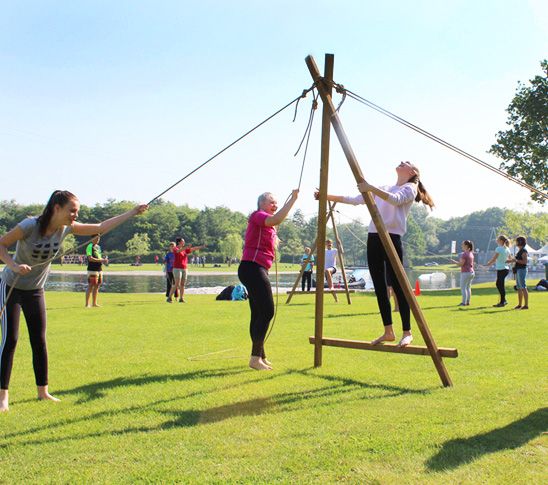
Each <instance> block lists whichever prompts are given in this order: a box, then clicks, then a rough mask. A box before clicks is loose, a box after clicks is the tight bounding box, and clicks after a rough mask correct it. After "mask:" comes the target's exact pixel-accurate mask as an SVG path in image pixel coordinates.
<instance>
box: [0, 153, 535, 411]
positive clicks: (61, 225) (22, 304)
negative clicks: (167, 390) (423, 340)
mask: <svg viewBox="0 0 548 485" xmlns="http://www.w3.org/2000/svg"><path fill="white" fill-rule="evenodd" d="M396 175H397V180H396V183H395V184H394V185H390V186H385V187H375V186H373V185H370V184H369V183H367V182H365V181H364V182H362V183H360V184H358V189H359V191H360V194H359V195H357V196H341V195H330V194H329V195H327V199H328V200H329V201H332V202H340V203H345V204H354V205H356V204H363V203H364V200H363V196H362V195H361V193H365V192H369V193H371V194H372V195H373V196H374V199H375V203H376V205H377V208H378V211H379V213H380V216H381V218H382V220H383V221H384V224H385V225H386V228H387V230H388V232H389V236H390V238H391V240H392V242H393V244H394V247H395V249H396V252H397V255H398V257H399V259H400V261H403V248H402V242H401V238H402V236H403V235H404V234H405V232H406V228H407V216H408V213H409V210H410V208H411V205H412V204H413V202H422V203H424V204H425V205H427V206H429V207H430V208H432V207H433V206H434V202H433V200H432V198H431V196H430V194H429V193H428V192H427V191H426V189H425V187H424V185H423V184H422V181H421V179H420V172H419V169H418V168H417V167H416V166H415V165H413V164H412V163H410V162H401V163H400V164H399V165H398V166H397V167H396ZM298 195H299V190H293V191H292V194H291V196H290V198H289V199H288V200H287V202H286V203H285V204H284V205H283V207H282V208H281V209H279V208H278V202H277V200H276V197H275V196H274V195H273V194H272V193H270V192H265V193H263V194H261V195H260V196H259V199H258V201H257V210H255V211H254V212H253V213H252V214H251V215H250V217H249V220H248V225H247V229H246V233H245V242H244V249H243V255H242V258H241V262H240V265H239V268H238V276H239V278H240V281H241V282H242V283H243V284H244V285H245V287H246V288H247V291H248V295H249V305H250V310H251V318H250V325H249V331H250V336H251V344H252V345H251V357H250V360H249V366H250V367H251V368H253V369H256V370H271V369H272V363H271V362H270V360H269V359H267V356H266V352H265V347H264V344H265V338H266V335H267V331H268V328H269V325H270V322H271V320H272V318H273V316H274V301H273V295H272V288H271V284H270V280H269V278H268V271H269V269H270V268H271V266H272V264H273V261H274V260H275V257H276V247H277V243H278V239H277V231H276V227H277V226H278V225H280V224H281V223H282V222H283V221H284V220H285V218H286V217H287V216H288V214H289V212H290V210H291V208H292V207H293V205H294V204H295V202H296V201H297V198H298ZM315 196H316V197H318V194H317V193H316V194H315ZM147 208H148V206H147V205H144V204H143V205H137V206H135V207H134V208H133V209H131V210H129V211H127V212H125V213H123V214H120V215H119V216H115V217H112V218H110V219H107V220H105V221H103V222H101V223H97V224H82V223H79V222H77V221H76V219H77V217H78V212H79V209H80V202H79V201H78V198H77V197H76V196H75V195H74V194H72V193H70V192H68V191H60V190H56V191H55V192H54V193H53V194H52V195H51V197H50V199H49V200H48V203H47V204H46V207H45V208H44V210H43V212H42V214H41V215H40V216H38V217H29V218H27V219H25V220H23V221H21V222H20V223H19V224H18V225H17V226H16V227H15V228H13V229H12V230H11V231H9V232H8V233H6V234H5V235H3V236H2V237H0V260H2V261H3V262H4V263H5V264H6V266H5V268H4V270H3V272H2V274H1V275H0V308H1V318H0V324H1V331H2V332H1V333H2V339H1V343H0V412H1V411H7V410H8V408H9V399H8V387H9V382H10V377H11V371H12V366H13V357H14V353H15V348H16V345H17V339H18V336H19V318H20V313H21V310H22V311H23V313H24V315H25V319H26V323H27V327H28V330H29V336H30V342H31V347H32V354H33V367H34V374H35V381H36V386H37V394H38V398H39V399H46V400H51V401H58V399H56V398H55V397H53V396H52V395H51V394H50V393H49V391H48V356H47V345H46V307H45V301H44V285H45V282H46V279H47V275H48V272H49V267H50V265H51V261H52V260H53V259H54V258H55V257H57V256H58V255H59V253H60V249H61V245H62V243H63V240H64V239H65V237H66V236H67V235H69V234H74V235H76V236H90V237H92V239H91V240H90V244H89V245H88V248H87V251H86V252H87V256H88V283H89V287H88V290H87V292H86V306H89V305H90V298H91V305H92V306H98V305H97V292H98V289H99V286H100V284H101V281H102V264H104V263H106V258H103V257H102V254H101V249H100V246H99V235H101V234H104V233H106V232H108V231H110V230H112V229H114V228H115V227H117V226H118V225H120V224H122V223H123V222H124V221H126V220H128V219H130V218H132V217H134V216H136V215H138V214H141V213H143V212H144V211H145V210H147ZM497 242H498V247H497V250H496V252H495V255H494V256H493V258H492V259H491V261H489V263H487V264H488V265H489V264H492V263H493V262H494V263H496V268H497V288H498V290H499V293H500V302H499V303H497V304H496V305H495V306H497V307H501V306H505V305H506V304H507V302H506V295H505V290H504V279H505V278H506V276H507V275H508V273H509V266H508V264H509V263H510V262H514V263H515V268H516V279H517V289H518V299H519V300H518V305H517V306H516V309H527V308H528V293H527V288H526V285H525V279H526V276H527V250H526V248H525V246H526V240H525V238H523V237H518V238H517V239H516V245H517V246H518V248H519V251H518V252H517V254H516V255H515V256H511V254H510V251H509V250H508V246H509V241H508V239H507V238H506V237H504V236H500V237H499V239H498V240H497ZM13 245H16V250H15V255H14V256H11V255H10V253H9V252H8V249H9V248H10V247H11V246H13ZM204 247H205V246H191V245H190V246H186V245H185V240H184V239H183V238H177V239H176V240H175V242H171V243H170V244H169V250H168V252H167V254H166V255H165V258H164V263H165V269H166V281H167V291H166V300H167V302H168V303H172V302H173V301H174V298H175V299H177V298H178V301H179V302H181V303H184V302H185V299H184V290H185V283H186V277H187V266H188V256H189V255H190V254H191V253H192V252H194V251H197V250H199V249H202V248H204ZM462 249H463V253H462V255H461V257H460V259H459V263H458V264H459V265H460V266H461V271H462V275H463V276H462V279H461V287H462V289H463V299H462V302H461V304H462V305H465V306H466V305H469V304H470V285H471V281H472V279H473V265H474V260H473V243H472V242H471V241H463V243H462ZM303 259H306V260H307V266H306V268H305V270H304V274H303V286H302V288H303V291H304V289H305V285H306V287H307V289H308V290H310V283H311V277H312V270H313V266H314V259H313V256H312V255H311V251H310V249H309V248H307V249H306V250H305V255H303ZM367 259H368V262H369V271H370V274H371V278H372V280H373V285H374V288H375V293H376V297H377V304H378V307H379V312H380V316H381V319H382V323H383V326H384V331H383V333H382V335H381V336H379V337H378V338H376V339H374V340H372V344H375V345H376V344H379V343H381V342H390V341H394V340H396V335H395V332H394V329H393V325H392V323H393V322H392V312H391V306H390V301H389V294H388V291H387V281H388V282H390V283H391V285H392V288H393V291H394V293H395V296H396V298H397V301H398V303H399V314H400V317H401V322H402V329H403V332H402V336H401V339H400V340H399V343H398V345H399V346H401V347H405V346H407V345H409V344H411V342H412V341H413V336H412V334H411V323H410V308H409V304H408V303H407V300H406V298H405V296H404V293H403V290H402V288H401V286H400V284H399V281H398V279H397V278H396V276H395V273H394V269H393V268H392V266H391V264H390V261H389V258H388V256H387V253H386V250H385V248H384V246H383V244H382V243H381V239H380V237H379V235H378V231H377V228H376V227H375V224H374V223H373V221H371V223H370V225H369V230H368V238H367ZM335 272H336V249H334V248H333V247H332V243H331V241H327V249H326V278H327V281H328V286H329V288H332V287H333V283H332V275H333V274H334V273H335Z"/></svg>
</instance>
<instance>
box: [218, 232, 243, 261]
mask: <svg viewBox="0 0 548 485" xmlns="http://www.w3.org/2000/svg"><path fill="white" fill-rule="evenodd" d="M243 246H244V240H243V239H242V236H240V235H239V234H238V233H236V232H233V233H232V234H228V235H227V236H226V237H225V238H224V239H223V240H222V241H221V242H219V252H220V253H221V254H222V255H223V256H224V257H228V258H230V259H233V258H239V257H240V256H241V255H242V248H243Z"/></svg>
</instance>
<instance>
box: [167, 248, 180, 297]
mask: <svg viewBox="0 0 548 485" xmlns="http://www.w3.org/2000/svg"><path fill="white" fill-rule="evenodd" d="M175 246H176V245H175V243H174V242H173V241H172V242H170V243H169V248H168V250H167V253H166V254H165V256H164V271H165V272H166V301H167V302H168V303H171V302H172V301H173V299H172V298H171V296H170V295H171V288H172V286H173V285H174V284H175V278H174V277H173V263H174V262H175V254H174V252H173V251H174V250H175ZM178 295H179V291H178V290H177V289H176V290H175V294H174V296H175V298H177V296H178Z"/></svg>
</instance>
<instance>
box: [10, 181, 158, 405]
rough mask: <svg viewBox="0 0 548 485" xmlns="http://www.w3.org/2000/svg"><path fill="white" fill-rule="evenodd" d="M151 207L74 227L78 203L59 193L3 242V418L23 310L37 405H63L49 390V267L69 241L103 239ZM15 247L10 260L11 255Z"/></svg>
mask: <svg viewBox="0 0 548 485" xmlns="http://www.w3.org/2000/svg"><path fill="white" fill-rule="evenodd" d="M147 208H148V206H147V205H137V206H135V207H134V208H133V209H131V210H130V211H127V212H125V213H123V214H120V215H118V216H115V217H112V218H110V219H107V220H106V221H103V222H101V223H99V224H81V223H79V222H76V219H77V217H78V211H79V210H80V202H79V201H78V198H77V197H76V196H75V195H74V194H72V193H70V192H68V191H66V190H56V191H55V192H53V194H52V195H51V197H50V198H49V200H48V203H47V204H46V207H45V208H44V211H43V212H42V214H41V215H40V216H38V217H29V218H27V219H24V220H23V221H21V222H20V223H19V224H17V226H15V228H13V229H12V230H11V231H9V232H8V233H6V234H5V235H4V236H2V237H1V238H0V260H2V261H3V262H4V263H6V266H5V268H4V271H3V272H2V274H1V276H0V309H1V310H0V311H1V313H2V316H1V319H0V324H1V330H2V340H1V343H0V412H1V411H7V410H8V409H9V394H8V387H9V382H10V377H11V371H12V367H13V357H14V354H15V347H16V345H17V339H18V337H19V318H20V314H21V310H23V314H24V315H25V320H26V322H27V328H28V333H29V337H30V344H31V347H32V363H33V367H34V376H35V381H36V386H37V391H38V399H41V400H49V401H59V399H57V398H55V397H53V396H52V395H51V394H50V393H49V390H48V353H47V345H46V304H45V299H44V285H45V283H46V279H47V277H48V273H49V268H50V265H51V261H52V260H53V259H54V257H55V256H56V255H57V254H59V252H60V250H61V245H62V243H63V240H64V239H65V237H66V236H67V235H69V234H74V235H75V236H93V235H94V234H104V233H105V232H108V231H110V230H112V229H114V228H115V227H117V226H119V225H120V224H122V223H123V222H124V221H127V220H128V219H130V218H131V217H133V216H136V215H138V214H141V213H142V212H144V211H145V210H146V209H147ZM14 244H16V248H15V255H14V256H13V257H12V256H11V255H10V254H9V252H8V249H9V248H10V247H11V246H13V245H14Z"/></svg>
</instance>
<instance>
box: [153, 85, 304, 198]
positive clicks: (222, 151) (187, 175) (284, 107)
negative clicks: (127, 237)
mask: <svg viewBox="0 0 548 485" xmlns="http://www.w3.org/2000/svg"><path fill="white" fill-rule="evenodd" d="M312 89H314V84H313V85H312V86H311V87H310V88H308V89H305V90H303V92H302V94H300V95H299V96H297V97H296V98H295V99H293V100H292V101H290V102H289V103H287V104H286V105H285V106H283V107H282V108H280V109H279V110H277V111H276V112H274V113H273V114H271V115H270V116H269V117H267V118H265V119H264V120H263V121H261V122H260V123H258V124H257V125H255V126H254V127H253V128H251V129H250V130H248V131H246V132H245V133H244V134H243V135H242V136H240V137H239V138H237V139H236V140H234V141H233V142H232V143H229V144H228V145H227V146H225V147H224V148H223V149H221V150H219V151H218V152H217V153H215V155H213V156H212V157H210V158H208V159H207V160H206V161H205V162H203V163H201V164H200V165H198V166H197V167H196V168H194V169H193V170H191V171H190V172H189V173H187V174H186V175H185V176H184V177H182V178H181V179H179V180H177V182H175V183H174V184H172V185H170V186H169V187H168V188H167V189H165V190H164V191H163V192H161V193H160V194H158V195H157V196H156V197H154V198H152V199H151V200H150V202H148V204H147V205H150V204H151V203H152V202H154V201H155V200H157V199H159V198H160V197H161V196H162V195H164V194H166V193H167V192H169V191H170V190H171V189H172V188H174V187H175V186H177V185H179V184H180V183H181V182H182V181H183V180H186V179H187V178H188V177H190V176H191V175H192V174H194V173H196V172H197V171H198V170H200V169H201V168H203V167H204V166H206V165H207V164H208V163H209V162H211V161H213V160H214V159H215V158H217V157H218V156H219V155H221V154H222V153H224V152H225V151H226V150H228V149H229V148H231V147H233V146H234V145H236V143H238V142H239V141H241V140H243V139H244V138H245V137H246V136H248V135H250V134H251V133H253V132H254V131H255V130H256V129H258V128H260V127H261V126H262V125H264V124H265V123H267V122H268V121H270V120H271V119H272V118H274V117H275V116H277V115H278V114H280V113H281V112H282V111H284V110H285V109H287V108H289V107H290V106H291V105H292V104H293V103H295V102H297V103H298V102H299V100H300V99H301V98H304V97H305V96H306V94H308V92H309V91H311V90H312Z"/></svg>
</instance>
